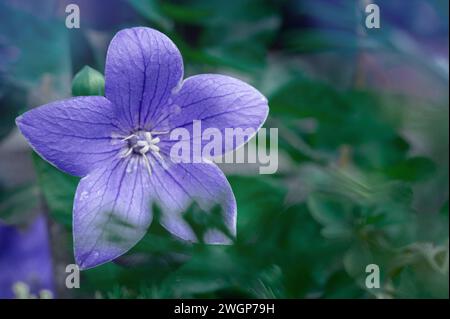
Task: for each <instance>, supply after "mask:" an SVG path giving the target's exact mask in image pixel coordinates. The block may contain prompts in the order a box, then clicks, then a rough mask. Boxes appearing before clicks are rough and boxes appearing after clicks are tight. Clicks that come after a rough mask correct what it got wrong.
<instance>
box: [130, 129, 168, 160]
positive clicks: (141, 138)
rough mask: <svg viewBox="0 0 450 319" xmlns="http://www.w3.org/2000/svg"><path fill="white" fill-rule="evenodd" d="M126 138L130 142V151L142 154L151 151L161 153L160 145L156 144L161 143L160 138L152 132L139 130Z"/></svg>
mask: <svg viewBox="0 0 450 319" xmlns="http://www.w3.org/2000/svg"><path fill="white" fill-rule="evenodd" d="M125 140H126V141H127V142H128V149H129V151H130V153H131V152H132V153H135V154H140V155H145V154H146V153H147V152H149V151H152V152H154V153H159V147H158V146H157V145H156V144H158V143H159V141H160V139H159V137H154V135H152V133H151V132H146V131H138V132H136V133H134V134H131V135H130V136H128V137H126V138H125Z"/></svg>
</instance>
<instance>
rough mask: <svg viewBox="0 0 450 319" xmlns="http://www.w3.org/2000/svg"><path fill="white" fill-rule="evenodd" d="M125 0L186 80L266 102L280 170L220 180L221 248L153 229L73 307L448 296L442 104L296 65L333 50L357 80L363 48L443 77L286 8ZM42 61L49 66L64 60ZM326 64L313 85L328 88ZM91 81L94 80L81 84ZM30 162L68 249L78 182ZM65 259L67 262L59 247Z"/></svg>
mask: <svg viewBox="0 0 450 319" xmlns="http://www.w3.org/2000/svg"><path fill="white" fill-rule="evenodd" d="M128 2H129V3H130V5H131V6H132V7H133V8H134V9H135V10H136V12H138V13H139V14H140V15H141V16H142V17H143V18H144V19H146V20H147V21H148V25H149V26H153V27H157V28H159V29H160V30H161V31H163V32H165V33H166V34H167V35H168V36H169V37H170V38H172V39H173V40H174V42H175V43H176V44H177V46H178V47H179V48H180V50H181V52H182V54H183V57H184V59H185V68H186V73H187V75H190V74H196V73H202V72H217V73H227V74H231V75H235V76H238V77H240V78H243V79H245V80H247V81H248V82H250V83H252V84H254V85H255V86H256V87H257V88H258V89H261V90H262V91H263V93H264V94H265V95H267V96H268V98H269V105H270V116H269V119H268V121H267V123H266V126H267V127H278V128H279V136H280V141H279V147H280V157H281V159H282V161H280V162H281V164H280V170H279V172H278V173H277V174H275V175H270V176H266V175H259V176H240V175H238V174H230V175H229V176H228V179H229V181H230V184H231V185H232V188H233V191H234V194H235V196H236V199H237V206H238V232H237V234H238V236H237V238H236V240H235V242H234V244H233V245H230V246H208V245H204V244H202V243H199V244H188V243H184V242H180V241H178V240H176V239H174V238H173V237H171V236H170V234H168V233H167V232H166V231H165V230H164V228H162V227H161V226H160V225H159V223H158V218H157V216H156V217H155V219H154V222H153V224H152V226H151V228H150V230H149V231H148V233H147V235H146V236H145V237H144V239H143V240H142V241H141V242H140V243H139V244H138V245H137V246H136V247H134V248H133V249H132V250H131V251H130V252H128V253H127V254H126V255H125V256H123V257H121V258H119V259H118V260H117V261H116V262H115V263H108V264H106V265H102V266H99V267H97V268H95V269H91V270H87V271H84V272H83V273H82V276H83V277H82V285H81V289H80V291H77V292H75V297H98V298H156V297H160V298H178V297H183V298H191V297H204V298H216V297H245V298H350V297H351V298H374V297H379V298H417V297H425V298H448V296H449V287H448V256H449V241H448V145H449V140H448V98H446V99H445V98H444V99H442V98H441V99H438V100H436V99H427V98H425V97H424V98H417V97H416V96H414V95H413V94H411V95H409V94H405V93H392V92H390V91H389V90H382V89H380V88H373V87H371V86H370V85H362V86H361V85H356V81H355V83H351V85H347V86H345V85H341V84H342V83H339V82H333V81H331V82H330V81H327V80H323V78H324V77H323V74H319V75H317V74H310V72H308V67H307V66H306V67H305V63H303V62H302V61H301V58H302V57H304V56H303V55H302V54H307V56H308V57H310V56H311V55H314V54H321V53H324V52H328V53H329V52H334V53H336V52H339V53H342V52H344V53H343V54H344V56H345V58H346V63H347V64H345V65H344V66H343V68H345V69H351V70H352V72H354V73H355V76H358V72H361V68H360V67H358V66H357V65H358V63H359V62H358V54H359V53H360V50H373V51H375V52H389V53H391V54H397V55H398V57H399V59H400V60H402V59H405V60H406V61H411V63H415V64H413V65H414V66H415V67H417V68H418V69H420V70H421V72H429V73H431V75H432V76H434V75H436V73H439V74H438V75H437V76H436V78H437V81H441V82H442V81H444V82H445V81H446V82H447V83H444V84H445V85H448V71H447V78H446V79H444V80H443V78H442V74H441V73H440V71H439V72H437V71H436V67H435V65H433V64H431V63H430V62H429V61H428V60H427V61H425V60H424V59H423V57H422V56H418V55H415V51H411V50H408V49H407V48H406V49H405V47H404V46H402V45H401V44H399V43H398V41H395V40H396V39H398V38H395V37H392V35H393V34H395V32H394V31H395V28H394V27H393V26H390V27H387V28H386V30H385V31H384V32H380V33H378V34H372V33H371V34H368V35H366V37H365V38H364V39H363V40H362V41H360V39H358V38H357V36H358V35H357V32H354V30H350V31H349V30H348V29H345V28H336V29H332V28H331V29H330V28H329V29H321V30H319V31H318V30H316V29H314V28H300V27H296V26H295V25H290V24H289V21H286V20H287V19H286V15H287V11H289V10H290V9H291V8H295V5H296V3H297V2H295V1H263V2H261V1H256V0H244V1H233V0H231V1H207V0H188V1H157V0H144V1H135V0H129V1H128ZM319 8H320V6H319ZM322 9H323V10H322V11H321V12H325V13H327V14H329V15H331V17H329V16H328V15H325V16H321V19H322V20H327V21H336V20H339V19H341V20H339V21H342V23H350V24H351V23H354V21H355V17H354V16H352V14H353V12H354V11H353V9H351V10H347V11H345V12H346V13H345V14H344V13H342V12H335V11H333V10H325V9H326V8H325V7H324V8H322ZM447 19H448V16H447ZM49 28H50V29H51V30H54V32H51V35H52V36H55V37H57V36H59V35H58V32H56V30H57V28H53V27H51V26H49ZM115 28H118V26H115ZM447 32H448V31H447ZM110 35H111V36H112V32H111V34H110ZM18 40H20V39H18ZM24 41H28V40H24ZM48 42H50V43H49V45H50V46H54V45H55V46H56V45H57V42H54V41H46V43H48ZM33 43H34V42H30V43H28V42H27V44H29V45H32V44H33ZM47 49H48V50H49V52H51V54H50V55H49V56H48V58H49V61H54V59H56V57H54V55H55V54H57V55H58V57H59V55H64V56H66V57H68V52H65V51H60V50H59V49H56V48H52V47H48V48H47ZM90 49H92V48H90ZM24 50H25V51H26V52H31V51H33V52H36V49H33V48H29V49H25V48H24ZM77 50H79V48H77ZM37 52H39V50H37ZM56 52H58V53H56ZM97 53H98V52H97ZM102 53H104V52H100V53H98V55H99V56H101V54H102ZM52 54H53V55H52ZM46 61H47V60H45V61H44V62H45V63H47V62H46ZM44 62H42V60H37V59H36V60H34V63H37V64H39V65H38V66H36V67H28V68H27V70H33V72H31V73H30V72H28V71H26V72H25V75H26V76H32V75H39V74H41V73H42V72H44V71H41V70H40V67H41V66H43V65H44V64H45V63H44ZM74 63H75V62H74ZM76 63H77V64H80V63H83V62H82V61H76ZM102 63H103V62H102ZM50 64H51V66H52V67H53V66H56V64H55V63H53V62H52V63H50ZM331 64H332V65H331V67H330V69H329V70H326V72H325V73H327V72H328V73H330V74H328V75H329V78H332V79H336V78H344V75H343V74H340V73H339V72H340V71H341V70H342V69H339V68H338V67H339V66H336V65H334V64H333V63H331ZM424 66H426V67H425V68H424ZM95 67H96V68H98V69H100V68H101V63H99V65H97V66H95ZM22 71H23V70H22ZM75 71H78V70H75ZM15 72H18V73H17V74H21V73H20V72H21V69H17V70H15ZM312 73H314V72H312ZM92 75H94V76H95V77H96V78H97V79H100V80H98V81H95V83H94V82H92V81H91V76H92ZM17 77H18V78H19V75H17ZM406 80H408V79H405V81H406ZM343 82H344V81H343ZM441 82H439V83H441ZM103 85H104V82H103V80H102V78H101V73H99V72H98V71H95V70H93V69H91V68H85V69H83V70H82V71H81V72H80V73H78V75H76V76H75V79H74V81H73V87H72V93H73V94H74V95H90V94H94V93H96V92H103ZM342 86H344V88H343V87H342ZM412 93H414V92H412ZM2 112H3V110H2ZM2 118H3V115H2ZM1 128H2V129H3V128H4V126H3V124H2V125H1ZM406 132H410V133H411V132H412V133H413V134H407V133H406ZM0 133H1V134H3V131H1V130H0ZM417 136H419V137H420V138H419V139H417V138H415V137H417ZM421 143H422V144H423V143H424V144H426V145H427V148H425V150H423V148H422V149H421V148H420V145H421ZM418 146H419V147H418ZM33 159H34V164H35V169H36V173H37V177H38V185H39V190H40V191H41V193H42V195H43V197H44V198H45V203H46V206H47V207H48V210H49V214H50V217H51V219H52V220H53V221H54V222H55V223H58V224H60V225H63V226H64V227H65V229H66V230H67V238H68V239H69V242H70V241H71V239H70V238H71V222H72V215H71V213H72V203H73V196H74V193H75V189H76V186H77V183H78V179H77V178H74V177H71V176H68V175H66V174H63V173H61V172H60V171H58V170H57V169H55V168H54V167H52V166H50V165H49V164H48V163H46V162H44V161H43V160H42V159H40V158H39V157H38V156H36V155H34V157H33ZM34 190H35V188H34ZM23 192H24V190H20V191H19V192H18V193H17V195H14V196H10V195H8V193H3V191H2V193H1V196H6V197H8V198H9V201H8V202H5V204H4V203H3V201H2V204H1V205H0V208H1V209H2V211H0V213H1V214H5V215H6V214H9V216H11V215H12V213H11V210H10V209H8V207H13V208H14V209H15V210H17V209H19V208H20V210H24V209H25V208H23V209H22V206H19V205H15V204H11V203H10V201H12V200H14V199H15V198H22V197H20V196H22V195H21V194H23ZM20 201H21V202H22V201H26V199H23V200H22V199H20ZM8 205H9V206H8ZM5 207H6V208H5ZM195 211H196V208H195V207H193V208H192V211H190V212H188V216H190V217H192V218H191V219H189V221H190V222H191V223H193V224H196V225H197V226H199V227H200V228H199V234H200V233H201V232H202V231H204V229H203V228H202V227H204V226H205V225H211V221H205V220H203V219H201V218H200V219H198V218H197V217H198V212H197V215H196V213H195ZM196 216H197V217H196ZM199 224H200V225H199ZM66 249H67V251H68V254H69V255H71V251H72V247H66ZM372 263H374V264H377V265H379V266H380V270H381V277H382V278H381V287H380V288H379V289H367V288H366V286H365V278H366V275H367V274H366V272H365V267H366V265H368V264H372Z"/></svg>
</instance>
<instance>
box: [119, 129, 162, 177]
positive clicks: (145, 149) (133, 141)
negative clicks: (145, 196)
mask: <svg viewBox="0 0 450 319" xmlns="http://www.w3.org/2000/svg"><path fill="white" fill-rule="evenodd" d="M165 133H166V132H148V131H137V132H135V133H133V134H131V135H129V136H127V137H125V138H123V141H126V142H127V149H126V151H125V152H124V153H122V154H123V155H122V157H128V156H130V155H133V154H135V155H140V157H142V159H143V162H144V164H145V166H146V167H147V170H148V172H149V174H151V172H152V171H151V165H150V161H151V158H150V159H149V157H148V156H147V153H149V152H150V153H149V154H152V155H153V156H154V157H155V158H157V159H158V160H160V161H162V160H163V158H162V156H161V154H159V147H158V146H157V144H158V143H159V142H160V138H159V137H156V135H159V134H165Z"/></svg>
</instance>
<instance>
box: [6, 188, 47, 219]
mask: <svg viewBox="0 0 450 319" xmlns="http://www.w3.org/2000/svg"><path fill="white" fill-rule="evenodd" d="M38 205H39V190H38V188H37V187H36V185H34V184H31V185H24V186H19V187H16V188H13V189H3V188H0V220H1V221H2V222H5V223H6V224H11V225H23V224H26V223H27V222H29V221H30V220H31V218H30V217H31V215H33V214H34V212H35V211H36V207H37V206H38Z"/></svg>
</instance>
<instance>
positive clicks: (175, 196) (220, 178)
mask: <svg viewBox="0 0 450 319" xmlns="http://www.w3.org/2000/svg"><path fill="white" fill-rule="evenodd" d="M151 181H152V184H153V188H154V196H155V199H154V202H155V203H157V204H158V205H159V206H160V209H161V220H160V222H161V224H162V225H163V226H164V227H165V228H166V229H167V230H168V231H170V232H171V233H172V234H174V235H175V236H177V237H179V238H181V239H184V240H188V241H197V240H198V238H197V236H196V235H195V233H194V231H193V229H192V228H191V227H190V225H189V224H188V223H187V221H186V220H185V217H186V216H184V215H183V213H185V212H186V211H187V210H188V208H189V207H190V206H191V205H192V204H194V203H195V204H197V205H198V206H199V208H200V209H201V210H202V211H203V212H208V213H209V212H210V211H211V210H212V208H214V206H216V205H219V206H220V208H221V210H222V212H221V213H222V216H221V218H222V219H223V220H222V221H221V222H222V226H225V227H226V231H225V232H227V233H228V234H227V235H228V236H227V235H226V234H225V232H224V231H220V230H218V229H214V228H210V229H209V230H208V231H207V232H206V233H205V234H204V238H203V240H204V241H205V242H207V243H210V244H225V243H230V238H229V236H233V237H234V236H235V235H236V200H235V198H234V194H233V191H232V190H231V187H230V184H229V183H228V181H227V179H226V178H225V176H224V174H223V173H222V171H221V170H220V169H219V168H218V167H217V166H216V165H215V164H213V163H196V164H185V163H179V164H171V165H170V166H169V167H166V169H165V168H163V167H161V166H160V165H154V167H153V172H152V177H151ZM203 212H202V213H203ZM210 226H214V225H210Z"/></svg>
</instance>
